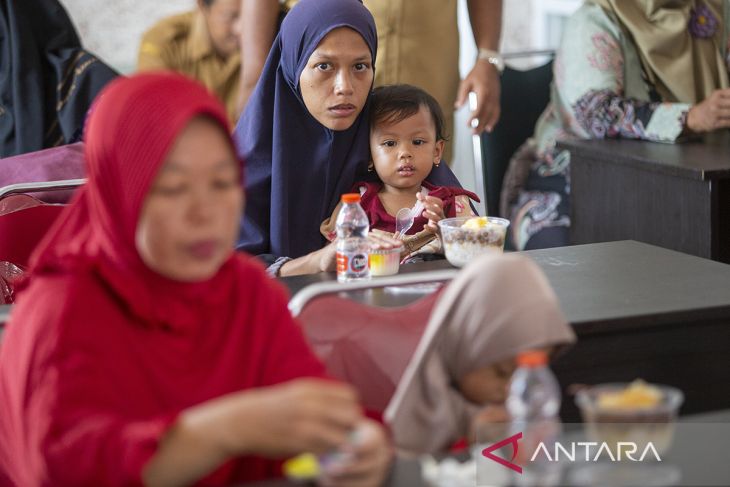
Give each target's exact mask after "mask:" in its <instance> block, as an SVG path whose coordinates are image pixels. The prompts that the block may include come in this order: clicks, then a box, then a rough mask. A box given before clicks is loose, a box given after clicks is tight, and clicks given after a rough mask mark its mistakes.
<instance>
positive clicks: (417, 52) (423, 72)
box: [284, 0, 459, 161]
mask: <svg viewBox="0 0 730 487" xmlns="http://www.w3.org/2000/svg"><path fill="white" fill-rule="evenodd" d="M296 3H297V2H296V0H285V2H284V4H285V5H286V7H287V8H292V7H293V6H294V5H295V4H296ZM363 3H364V4H365V6H366V7H367V8H368V10H370V12H371V13H372V14H373V17H374V18H375V26H376V27H377V29H378V57H377V59H376V61H375V86H382V85H388V84H400V83H407V84H409V85H414V86H418V87H419V88H423V89H424V90H426V91H427V92H428V93H429V94H431V96H433V97H434V98H436V101H438V102H439V105H440V106H441V109H442V110H443V112H444V118H445V120H444V121H445V129H446V135H447V137H449V138H453V135H454V134H453V126H454V124H453V122H454V102H455V101H456V90H458V88H459V28H458V24H457V20H456V7H457V0H363ZM449 146H450V144H447V145H446V147H447V151H446V153H444V160H445V161H450V159H451V157H450V150H449V149H450V148H449Z"/></svg>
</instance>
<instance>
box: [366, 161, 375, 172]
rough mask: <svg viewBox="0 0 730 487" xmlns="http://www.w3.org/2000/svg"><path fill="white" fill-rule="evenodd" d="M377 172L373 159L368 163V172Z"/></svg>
mask: <svg viewBox="0 0 730 487" xmlns="http://www.w3.org/2000/svg"><path fill="white" fill-rule="evenodd" d="M374 170H375V163H374V162H373V160H372V159H370V161H369V162H368V172H373V171H374Z"/></svg>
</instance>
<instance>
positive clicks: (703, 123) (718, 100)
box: [687, 88, 730, 133]
mask: <svg viewBox="0 0 730 487" xmlns="http://www.w3.org/2000/svg"><path fill="white" fill-rule="evenodd" d="M729 127H730V88H726V89H724V90H716V91H714V92H713V93H712V94H711V95H710V96H709V97H708V98H707V99H706V100H705V101H703V102H701V103H698V104H697V105H695V106H693V107H692V108H690V110H689V113H688V114H687V128H688V129H690V130H691V131H692V132H696V133H702V132H711V131H713V130H717V129H722V128H729Z"/></svg>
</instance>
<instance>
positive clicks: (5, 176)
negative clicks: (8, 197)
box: [0, 142, 86, 203]
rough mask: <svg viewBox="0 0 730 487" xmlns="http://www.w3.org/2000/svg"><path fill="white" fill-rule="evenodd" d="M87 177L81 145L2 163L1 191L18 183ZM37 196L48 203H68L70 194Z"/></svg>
mask: <svg viewBox="0 0 730 487" xmlns="http://www.w3.org/2000/svg"><path fill="white" fill-rule="evenodd" d="M85 175H86V167H85V162H84V144H83V143H81V142H79V143H76V144H69V145H62V146H59V147H53V148H51V149H45V150H40V151H36V152H29V153H27V154H22V155H19V156H13V157H5V158H1V159H0V188H3V187H6V186H10V185H13V184H18V183H22V184H26V183H36V182H41V181H63V180H69V179H78V178H83V177H84V176H85ZM35 196H36V197H37V198H38V199H40V200H42V201H45V202H47V203H66V202H67V201H68V199H69V196H70V192H69V191H53V192H50V191H49V192H37V193H36V194H35Z"/></svg>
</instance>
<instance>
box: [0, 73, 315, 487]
mask: <svg viewBox="0 0 730 487" xmlns="http://www.w3.org/2000/svg"><path fill="white" fill-rule="evenodd" d="M92 110H93V112H92V113H91V115H90V118H89V121H88V125H87V127H86V132H85V139H86V158H87V164H88V175H89V181H88V183H87V184H86V186H85V187H84V188H83V189H82V190H81V191H79V192H78V194H77V195H76V197H75V198H74V200H73V202H72V203H71V204H70V206H69V207H68V208H67V209H66V210H65V212H64V213H63V214H62V215H61V217H60V218H59V221H58V222H57V223H56V224H55V225H54V227H53V228H52V229H51V230H50V231H49V233H48V235H47V236H46V237H45V239H44V240H43V242H42V243H41V245H40V246H39V248H38V249H37V251H36V252H35V254H34V255H33V258H32V261H31V267H30V272H29V278H28V280H27V281H26V282H25V283H24V288H23V289H22V290H21V291H20V292H19V295H18V299H17V302H16V307H15V308H14V310H13V316H12V318H11V319H10V322H9V323H8V325H7V331H6V332H5V335H4V337H3V344H2V346H1V347H0V404H2V405H3V407H2V410H3V412H2V414H0V486H1V485H3V484H4V481H3V478H4V476H7V477H9V479H11V481H12V482H13V483H14V484H17V485H41V484H43V485H135V484H139V483H141V478H140V476H141V472H142V470H143V468H144V465H146V463H147V462H148V461H149V459H150V458H151V457H152V456H153V455H154V453H155V452H156V450H157V444H158V441H159V439H160V438H161V436H162V435H163V434H164V432H165V431H166V429H167V428H168V427H169V426H170V424H172V423H173V422H174V420H175V417H176V416H177V414H179V413H180V412H181V411H183V410H184V409H186V408H189V407H191V406H193V405H195V404H200V403H201V402H205V401H207V400H210V399H212V398H215V397H219V396H221V395H224V394H228V393H232V392H236V391H240V390H244V389H249V388H254V387H262V386H267V385H271V384H276V383H280V382H283V381H287V380H290V379H293V378H297V377H302V376H310V377H311V376H316V377H322V376H324V368H323V366H322V365H321V363H320V362H319V361H318V360H317V359H316V357H315V356H314V355H313V354H312V352H311V351H310V349H309V347H308V346H307V344H306V342H305V341H304V338H303V336H302V333H301V331H300V329H299V327H298V326H297V324H296V323H295V322H294V321H293V320H292V318H291V315H290V314H289V312H288V309H287V307H286V303H287V298H286V294H285V292H284V291H283V288H282V287H281V286H280V285H279V284H278V283H276V282H275V281H273V280H272V279H269V278H268V277H267V276H266V274H265V271H264V270H263V268H262V266H260V265H259V264H258V263H257V262H255V261H254V259H253V258H251V257H248V256H244V255H242V254H234V253H233V252H231V257H230V258H229V259H228V260H227V261H226V262H225V263H224V265H223V266H222V267H221V269H220V270H219V272H218V273H217V274H216V275H215V276H213V277H212V278H211V279H210V280H208V281H207V282H198V283H181V282H177V281H173V280H170V279H168V278H165V277H163V276H161V275H159V274H157V273H155V272H153V271H152V270H150V269H149V268H147V267H146V265H145V264H144V263H143V262H142V260H141V258H140V257H139V255H138V253H137V251H136V247H135V240H134V238H135V229H136V226H137V221H138V218H139V214H140V211H141V208H142V205H143V202H144V199H145V196H146V194H147V192H148V190H149V187H150V184H151V183H152V181H153V179H154V178H155V175H156V173H157V171H158V170H159V169H160V167H161V165H162V164H163V162H164V160H165V157H166V154H167V152H168V151H169V150H170V148H171V147H172V144H173V142H174V141H175V139H176V137H177V136H178V134H179V133H180V132H181V131H182V130H183V129H184V128H185V126H186V125H187V123H188V122H189V121H190V120H191V119H193V118H194V117H197V116H201V115H205V116H209V117H212V119H213V120H215V121H217V122H218V123H220V125H221V127H222V128H223V129H224V130H225V131H226V132H227V133H228V125H227V123H228V122H227V117H226V113H225V110H224V108H223V107H222V106H221V104H220V103H219V102H218V101H217V100H216V99H215V98H213V96H212V95H210V94H209V93H208V92H207V91H206V90H205V88H203V87H202V86H201V85H199V84H198V83H196V82H193V81H190V80H188V79H186V78H184V77H182V76H179V75H175V74H163V73H156V74H142V75H136V76H133V77H131V78H125V79H118V80H116V81H114V82H112V83H111V84H110V85H109V86H108V87H107V88H106V89H105V90H104V91H103V92H102V94H101V95H100V97H99V98H98V99H97V101H96V102H95V104H94V105H93V107H92ZM277 469H278V463H276V462H270V461H267V460H263V459H258V458H251V457H248V458H242V459H237V460H233V461H230V462H228V463H227V464H226V465H224V466H222V467H221V468H220V469H218V470H217V471H216V472H214V473H213V474H211V475H210V476H209V477H208V478H206V479H205V482H204V483H205V484H206V485H218V484H225V483H230V482H232V481H241V480H259V479H262V478H265V477H269V476H271V475H276V473H277Z"/></svg>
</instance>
